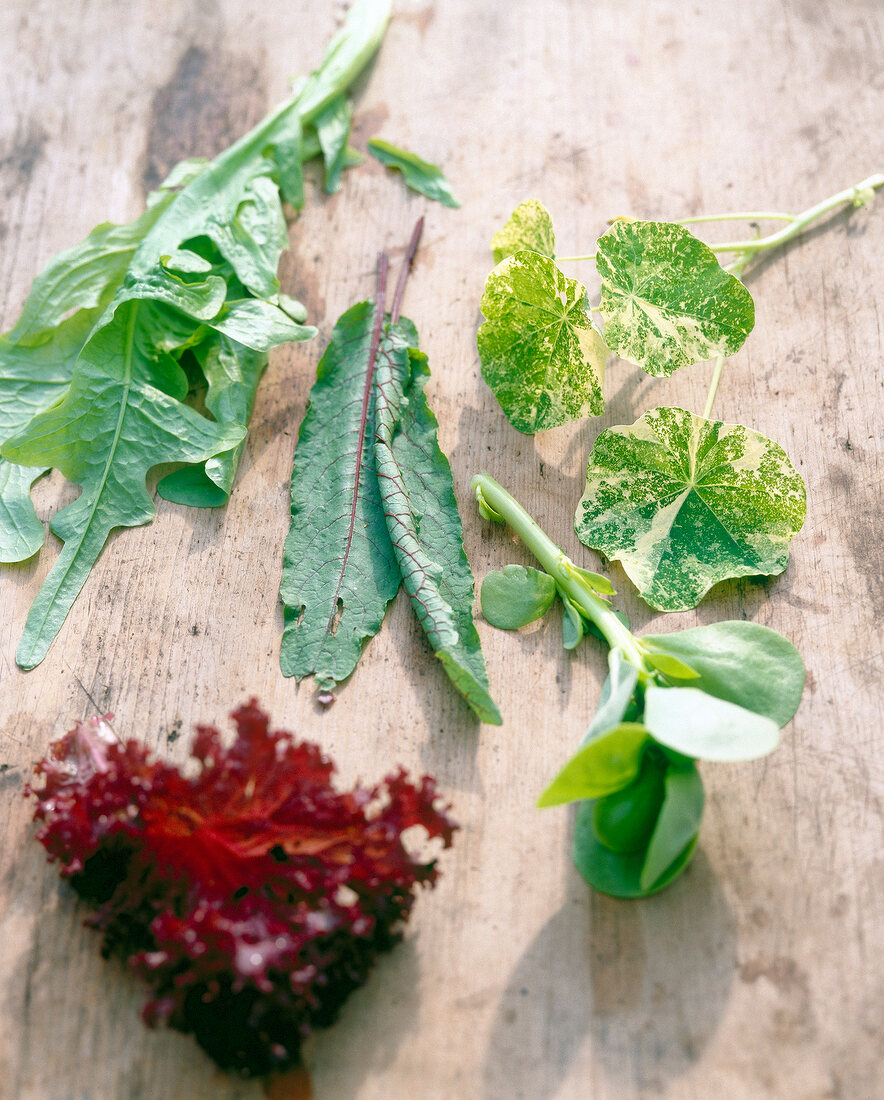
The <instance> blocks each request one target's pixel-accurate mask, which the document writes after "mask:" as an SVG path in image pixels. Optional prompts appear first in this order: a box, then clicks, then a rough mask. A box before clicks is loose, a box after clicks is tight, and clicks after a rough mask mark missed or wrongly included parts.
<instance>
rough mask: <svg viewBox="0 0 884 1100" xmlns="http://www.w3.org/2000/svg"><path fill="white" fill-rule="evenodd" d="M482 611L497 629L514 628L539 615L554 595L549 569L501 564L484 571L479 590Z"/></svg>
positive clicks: (545, 611) (548, 607)
mask: <svg viewBox="0 0 884 1100" xmlns="http://www.w3.org/2000/svg"><path fill="white" fill-rule="evenodd" d="M479 598H480V601H481V605H482V614H483V615H484V616H485V618H486V619H487V620H488V622H489V623H491V625H492V626H496V627H499V628H500V629H501V630H518V629H519V627H522V626H525V625H526V624H527V623H533V622H534V621H535V619H540V618H542V617H543V616H544V615H545V614H546V613H547V611H549V609H550V607H551V606H552V603H553V601H554V600H555V598H556V582H555V581H554V580H553V579H552V577H551V576H550V575H549V573H544V572H543V571H542V570H540V569H532V568H531V566H530V565H529V566H524V565H505V566H504V567H503V569H502V570H499V571H498V570H494V571H492V572H491V573H488V574H486V576H485V579H484V580H483V581H482V588H481V591H480V593H479Z"/></svg>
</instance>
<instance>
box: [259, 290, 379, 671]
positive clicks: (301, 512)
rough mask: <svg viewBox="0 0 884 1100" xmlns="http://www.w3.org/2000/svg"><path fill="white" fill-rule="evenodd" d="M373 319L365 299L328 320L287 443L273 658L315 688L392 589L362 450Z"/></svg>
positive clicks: (371, 404) (370, 423) (366, 437)
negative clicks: (302, 411) (306, 399)
mask: <svg viewBox="0 0 884 1100" xmlns="http://www.w3.org/2000/svg"><path fill="white" fill-rule="evenodd" d="M380 309H381V310H383V305H381V306H380ZM381 323H382V317H381V316H379V315H378V311H377V309H376V308H375V306H374V305H373V303H371V302H359V303H357V304H356V305H355V306H352V307H351V308H350V309H348V310H347V312H346V313H344V314H343V316H342V317H341V318H340V319H339V320H338V322H337V324H336V325H335V327H334V329H333V330H332V334H331V339H330V342H329V345H328V347H327V348H326V350H325V352H324V354H323V356H322V359H321V360H320V362H319V367H318V369H317V372H316V382H315V383H314V386H313V389H312V390H311V391H310V403H309V407H308V409H307V414H306V416H305V417H304V419H303V421H302V423H301V428H300V432H299V434H298V445H297V448H296V450H295V461H294V466H293V468H292V522H291V527H290V529H289V533H288V536H287V538H286V541H285V550H284V555H283V571H282V585H281V587H280V597H281V599H282V602H283V604H284V605H285V628H284V632H283V636H282V648H281V651H280V664H281V666H282V671H283V673H284V674H285V675H286V676H296V677H297V678H298V679H299V680H300V679H301V678H302V677H304V676H308V675H310V674H312V675H313V676H314V677H315V679H316V683H317V686H318V687H320V688H330V687H333V686H334V684H335V683H337V682H338V681H340V680H343V679H345V678H346V677H347V676H349V675H350V673H351V672H352V671H353V669H354V668H355V667H356V662H357V661H358V660H359V655H360V653H361V652H362V646H363V643H364V642H365V640H366V638H371V637H373V636H374V635H375V634H376V633H377V632H378V630H379V629H380V626H381V623H382V622H383V618H384V612H385V610H386V608H387V604H388V603H389V602H390V600H392V598H393V597H394V596H395V595H396V592H397V591H398V589H399V582H400V574H399V566H398V564H397V560H396V555H395V553H394V551H393V546H392V544H391V543H390V537H389V535H388V533H387V524H386V521H385V519H384V509H383V504H382V502H381V494H380V490H379V488H378V479H377V475H376V473H375V467H374V455H373V452H372V441H373V439H374V432H375V426H374V425H375V388H374V371H375V357H376V352H377V341H378V339H379V335H380V325H381Z"/></svg>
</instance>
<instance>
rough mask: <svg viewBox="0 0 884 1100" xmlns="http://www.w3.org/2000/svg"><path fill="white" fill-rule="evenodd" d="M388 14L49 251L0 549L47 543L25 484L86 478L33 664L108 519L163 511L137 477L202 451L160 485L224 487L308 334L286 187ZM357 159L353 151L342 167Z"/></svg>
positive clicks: (21, 387) (209, 494)
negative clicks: (290, 350)
mask: <svg viewBox="0 0 884 1100" xmlns="http://www.w3.org/2000/svg"><path fill="white" fill-rule="evenodd" d="M389 14H390V3H389V0H357V2H356V3H355V4H354V5H353V7H352V8H351V9H350V12H349V13H348V15H347V18H346V20H345V22H344V25H343V27H342V28H341V30H340V31H339V32H338V34H337V35H335V37H334V38H333V40H332V42H331V43H330V44H329V48H328V50H327V51H326V55H325V58H324V60H323V62H322V64H321V66H320V67H319V69H318V70H317V71H316V72H315V73H313V74H312V75H311V76H310V77H309V78H308V79H307V80H306V81H305V82H304V83H303V84H302V85H301V88H300V90H299V91H298V92H297V93H296V94H295V95H294V96H293V97H292V98H290V99H289V100H288V101H287V102H285V103H283V104H282V105H281V106H280V107H278V108H277V109H276V110H274V111H272V112H271V113H270V114H269V115H268V116H267V117H266V118H265V119H264V120H263V121H262V122H261V123H259V124H258V126H256V127H255V128H254V129H253V130H252V131H251V132H250V133H248V134H246V135H245V136H244V137H243V138H241V139H240V140H239V141H237V142H236V143H235V144H234V145H232V146H231V147H230V148H229V149H228V150H226V151H225V152H223V153H222V154H221V155H220V156H218V157H217V158H216V159H215V160H214V161H212V162H211V163H207V162H204V161H185V162H183V163H182V164H181V165H179V166H178V167H177V168H175V169H173V171H172V173H171V174H170V176H169V178H168V179H167V180H166V181H165V182H164V183H163V185H162V186H161V187H160V189H159V190H158V191H157V192H154V193H153V194H152V195H151V196H150V197H149V199H148V208H147V210H146V211H145V212H144V213H143V214H142V215H141V217H140V218H138V219H137V220H136V221H134V222H132V223H131V224H129V225H125V226H113V225H102V226H99V227H98V228H97V229H95V230H93V232H92V233H90V234H89V236H88V237H87V238H86V240H85V241H83V242H81V244H79V245H76V246H75V247H74V248H72V249H68V250H67V251H65V252H63V253H61V254H60V255H59V256H57V257H56V258H55V259H54V260H52V261H50V263H49V264H48V265H47V267H46V268H45V270H44V271H43V273H42V274H41V275H40V276H38V278H37V279H36V280H35V282H34V284H33V287H32V289H31V293H30V295H29V296H28V299H27V301H26V303H25V308H24V310H23V312H22V316H21V318H20V319H19V321H18V323H17V324H16V325H15V327H14V328H13V329H12V330H11V331H10V332H9V333H7V335H6V336H5V337H3V338H0V396H6V394H10V395H12V397H13V402H12V404H11V406H10V408H11V411H7V412H6V413H5V414H4V416H3V423H2V425H0V444H2V459H3V464H2V466H0V554H2V556H4V557H13V558H20V557H24V556H27V555H28V554H30V553H33V551H34V550H35V549H36V548H37V547H38V546H39V542H40V539H41V535H42V531H41V527H40V525H39V524H38V523H37V520H36V516H35V515H34V512H33V506H32V505H31V503H30V500H29V499H28V491H29V488H30V484H31V482H33V480H34V479H35V478H36V477H38V476H39V475H40V473H42V472H43V471H44V470H45V469H46V468H47V467H48V466H49V465H56V466H58V468H59V469H61V470H62V472H65V473H67V474H68V476H70V477H71V478H73V479H75V480H77V481H79V482H80V484H81V485H82V486H83V494H82V496H81V497H80V499H79V500H78V501H76V502H75V504H74V505H71V506H70V507H69V508H67V509H65V510H64V511H63V512H62V513H59V515H58V516H56V518H55V520H54V521H53V525H52V526H53V530H55V531H56V532H57V533H58V534H60V535H61V537H62V538H65V539H67V540H69V543H68V545H66V546H65V548H64V550H63V551H62V554H61V556H60V557H59V560H58V562H57V563H56V566H55V568H54V569H53V570H52V571H51V572H50V574H49V576H48V577H47V580H46V582H45V585H44V588H43V589H42V590H41V592H40V594H39V595H38V597H37V600H36V601H35V604H34V606H33V607H32V609H31V614H30V615H29V617H28V621H27V624H26V627H25V635H24V637H23V639H22V642H21V645H20V647H19V657H20V663H21V664H22V666H23V667H33V664H34V663H36V661H37V660H39V659H40V658H41V657H42V655H43V654H45V652H46V647H47V646H48V644H49V643H50V642H51V640H52V637H53V636H54V633H55V632H56V631H57V630H58V629H59V627H60V625H61V622H62V621H63V619H64V616H65V614H66V612H67V610H68V608H69V607H70V604H71V601H72V600H73V598H74V597H75V596H76V594H77V592H78V591H79V590H80V588H81V586H82V584H83V583H84V581H85V578H86V575H87V573H88V570H89V568H90V566H91V564H92V563H93V562H94V561H95V558H96V556H97V554H98V553H99V551H100V549H101V546H102V545H103V543H104V541H105V539H106V537H107V533H108V532H109V531H110V530H111V529H112V528H113V527H119V526H131V525H133V524H138V523H145V522H147V521H148V520H149V519H150V518H151V517H152V516H153V514H154V513H153V505H152V504H151V503H150V502H149V500H145V488H144V484H143V475H144V474H145V473H146V471H147V470H148V469H149V468H150V467H151V466H155V465H157V464H158V463H160V462H165V461H181V462H200V463H203V462H206V461H207V462H208V465H207V466H205V468H203V467H202V466H201V467H200V468H198V469H187V470H182V471H178V472H176V473H175V474H173V475H172V476H171V477H170V478H168V479H164V481H163V482H162V483H161V484H162V491H163V492H164V493H166V495H168V496H169V497H170V498H172V499H177V500H186V501H188V502H190V503H199V504H219V503H223V501H224V500H225V499H226V497H227V494H228V493H229V491H230V486H231V483H232V480H233V475H234V472H235V468H236V462H237V459H238V456H239V452H240V448H241V442H242V439H243V436H244V431H245V425H246V422H247V420H248V416H249V412H250V410H251V406H252V403H253V401H254V394H255V387H256V386H257V383H258V379H259V377H260V374H261V372H262V371H263V369H264V366H265V365H266V361H267V359H266V353H267V352H268V350H269V349H270V348H272V347H274V346H276V345H277V344H280V343H282V342H284V341H288V340H302V339H308V338H309V337H311V336H312V335H314V334H315V330H314V329H312V328H309V327H307V326H304V325H303V323H302V322H303V321H304V311H303V308H302V307H301V306H300V305H299V304H298V303H296V302H294V301H293V300H292V299H291V298H288V297H287V296H286V295H284V294H282V293H281V291H280V286H279V281H278V279H277V274H276V271H277V266H278V262H279V256H280V253H281V251H282V249H283V248H285V247H286V246H287V243H288V238H287V232H286V226H285V219H284V217H283V212H282V207H281V198H284V199H286V200H288V201H291V202H293V203H295V204H296V205H297V204H298V203H299V202H300V199H301V198H302V192H303V187H302V177H301V168H300V162H301V160H303V159H304V158H305V157H309V156H313V155H316V154H317V153H318V152H320V142H319V138H318V136H317V135H316V134H315V133H313V134H310V135H308V136H307V137H306V138H305V134H304V128H305V127H306V126H308V125H313V126H314V129H315V127H316V126H317V125H318V126H320V127H321V126H322V119H326V118H327V113H328V112H332V111H333V107H332V105H333V104H335V103H336V102H337V101H338V100H339V98H340V97H341V96H342V95H343V94H344V92H345V90H346V88H347V87H348V86H349V84H350V83H352V81H353V80H354V79H355V77H356V76H357V75H358V74H359V72H360V71H361V70H362V69H363V68H364V66H365V65H366V64H367V62H368V60H369V59H370V57H371V56H372V55H373V53H374V52H375V50H376V49H377V47H378V45H379V43H380V40H381V38H382V36H383V33H384V29H385V27H386V23H387V20H388V18H389ZM324 112H326V114H324ZM320 116H322V118H321V117H320ZM351 159H352V158H351V157H350V155H349V153H348V152H346V151H345V154H344V156H343V163H349V162H350V160H351ZM72 310H73V311H74V313H73V315H72V316H69V315H70V314H71V311H72ZM113 356H117V357H118V360H117V362H113V361H112V359H113ZM184 356H188V357H190V358H191V361H192V363H195V364H197V365H198V366H199V367H200V369H201V371H202V372H203V376H204V378H205V380H206V382H207V384H208V393H207V398H206V401H207V407H208V409H209V411H210V413H212V414H213V415H214V416H215V418H216V422H215V423H213V422H212V421H210V420H208V419H207V418H205V417H201V416H199V415H198V414H197V413H194V412H192V411H183V410H184V406H182V405H181V403H180V402H181V399H182V398H183V397H184V396H185V395H186V393H187V383H186V380H185V376H184V373H183V371H182V370H181V367H180V365H179V363H180V361H181V360H182V357H184ZM67 386H69V389H67V396H65V397H64V398H63V400H60V401H59V400H58V399H59V398H60V397H62V395H63V394H64V393H65V389H66V387H67ZM114 402H116V404H114ZM65 417H69V419H68V420H66V419H65ZM10 462H11V463H15V464H16V465H17V466H19V467H20V466H25V467H28V468H27V469H17V468H16V469H11V468H10V467H9V466H8V463H10ZM139 478H140V479H141V480H140V481H139ZM134 482H138V486H137V487H133V483H134Z"/></svg>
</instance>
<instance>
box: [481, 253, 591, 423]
mask: <svg viewBox="0 0 884 1100" xmlns="http://www.w3.org/2000/svg"><path fill="white" fill-rule="evenodd" d="M482 312H483V313H484V315H485V317H487V320H486V321H485V323H484V324H483V325H482V326H481V328H480V329H479V332H478V336H477V341H478V346H479V359H480V361H481V364H482V377H483V378H484V379H485V381H486V382H487V383H488V385H489V386H490V387H491V390H492V392H493V393H494V396H495V397H496V398H497V400H498V401H499V402H500V405H501V408H502V409H503V411H504V412H505V413H506V416H507V419H508V420H509V422H510V423H511V424H512V425H513V427H514V428H516V429H518V430H519V431H520V432H527V433H529V434H531V433H533V432H538V431H543V430H545V429H547V428H556V427H558V426H559V425H560V424H565V423H567V422H568V421H569V420H577V419H579V418H580V417H582V416H596V415H598V414H599V413H601V412H602V410H603V409H604V404H605V402H604V397H603V396H602V382H603V380H604V375H605V358H606V355H607V348H606V346H605V342H604V340H603V339H602V335H601V333H600V332H599V331H598V329H597V328H596V327H595V325H593V323H592V319H591V317H590V314H589V306H588V303H587V299H586V288H585V287H584V286H583V284H582V283H579V282H578V281H577V280H576V279H569V278H568V277H567V276H566V275H565V274H563V272H561V271H560V270H559V269H558V267H556V265H555V263H553V261H552V260H551V259H549V258H548V257H547V256H541V255H540V254H539V253H537V252H531V251H527V250H523V251H520V252H516V253H515V254H514V255H512V256H509V257H507V259H505V260H503V261H502V262H501V263H499V264H498V265H497V267H495V268H494V270H493V271H492V272H491V274H490V275H489V276H488V278H487V280H486V282H485V293H484V294H483V295H482Z"/></svg>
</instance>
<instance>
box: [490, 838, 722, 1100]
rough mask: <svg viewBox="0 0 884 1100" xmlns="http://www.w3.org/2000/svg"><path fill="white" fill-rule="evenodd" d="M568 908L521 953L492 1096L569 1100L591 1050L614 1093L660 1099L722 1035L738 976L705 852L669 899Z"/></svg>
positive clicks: (496, 1047) (498, 1028)
mask: <svg viewBox="0 0 884 1100" xmlns="http://www.w3.org/2000/svg"><path fill="white" fill-rule="evenodd" d="M571 880H572V881H571V890H570V897H569V900H567V901H566V903H565V904H564V905H563V906H562V907H561V908H560V909H559V910H558V911H557V912H556V913H554V914H553V915H552V917H551V918H550V919H549V920H548V921H547V922H546V924H545V925H544V926H543V927H542V928H541V929H540V931H539V932H538V933H537V935H536V936H535V937H534V939H533V940H532V941H531V943H530V944H529V945H528V947H527V948H526V949H525V951H524V952H523V954H522V956H521V958H520V960H519V962H518V964H517V965H516V967H515V969H514V970H513V972H512V974H511V975H510V978H509V981H508V982H507V985H506V988H505V989H504V991H503V994H502V996H501V998H500V1001H499V1003H498V1007H497V1012H496V1014H495V1018H494V1022H493V1025H492V1029H491V1036H490V1040H489V1043H488V1047H487V1050H486V1056H485V1062H484V1067H483V1089H482V1094H481V1095H482V1098H483V1100H499V1098H500V1097H502V1096H511V1097H524V1098H525V1100H528V1098H530V1100H546V1098H548V1097H549V1098H552V1097H554V1096H558V1095H560V1094H561V1088H562V1086H563V1084H564V1082H566V1081H567V1080H568V1078H569V1074H570V1073H571V1071H572V1069H573V1066H574V1063H575V1062H576V1060H577V1058H578V1056H579V1055H580V1053H581V1050H582V1049H583V1048H584V1046H585V1045H586V1043H587V1042H589V1043H590V1044H591V1048H592V1050H591V1056H592V1060H593V1062H595V1061H596V1060H597V1061H598V1062H599V1063H600V1064H601V1066H602V1067H603V1075H604V1077H605V1078H606V1079H608V1080H609V1081H610V1082H611V1083H612V1087H611V1091H612V1092H614V1093H617V1092H620V1091H621V1090H622V1093H623V1094H624V1095H625V1094H629V1095H642V1096H644V1095H651V1094H657V1093H662V1092H663V1091H665V1089H666V1086H667V1084H668V1082H669V1081H671V1080H673V1079H674V1078H677V1077H679V1076H680V1075H682V1074H684V1073H685V1072H687V1071H688V1070H689V1069H690V1068H691V1066H692V1065H693V1064H694V1063H695V1062H696V1061H697V1059H698V1058H699V1057H700V1055H701V1054H702V1052H703V1050H704V1048H705V1047H706V1046H707V1044H708V1043H709V1042H710V1040H711V1039H712V1038H713V1036H714V1035H715V1032H716V1030H717V1028H718V1025H719V1022H720V1020H721V1018H722V1016H723V1013H724V1009H725V1006H726V1004H727V1001H728V998H729V995H730V990H731V987H732V984H733V980H734V974H735V968H736V921H735V918H734V915H733V913H732V911H731V908H730V906H729V904H728V902H727V900H726V898H725V896H724V894H723V892H722V889H721V886H720V884H719V883H718V881H717V879H716V876H715V874H714V872H713V870H712V868H711V866H710V864H709V862H708V860H707V859H706V857H705V855H704V854H703V852H702V851H699V852H698V853H697V855H696V856H695V857H694V860H693V862H692V864H691V866H690V867H689V868H688V870H687V871H686V873H685V874H684V875H683V876H682V877H681V878H680V879H678V880H677V881H676V882H675V883H674V884H673V885H672V886H671V887H669V888H668V889H666V890H664V891H662V892H661V893H660V894H657V895H655V896H654V897H651V898H646V899H644V900H642V901H624V900H621V899H617V898H610V897H606V896H605V895H602V894H597V893H595V892H590V891H589V890H588V888H587V887H586V886H585V884H584V883H583V881H582V879H580V878H579V876H578V875H577V872H576V871H574V870H573V869H572V870H571Z"/></svg>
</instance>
